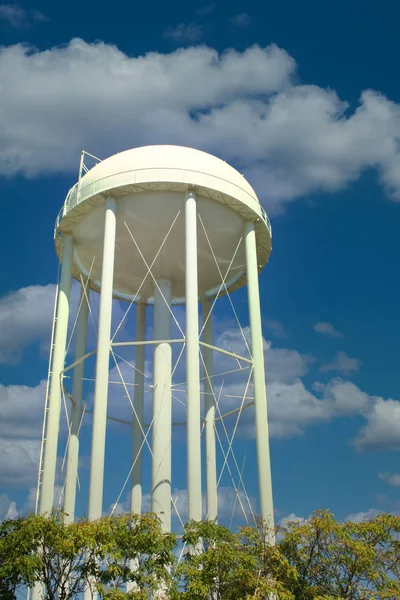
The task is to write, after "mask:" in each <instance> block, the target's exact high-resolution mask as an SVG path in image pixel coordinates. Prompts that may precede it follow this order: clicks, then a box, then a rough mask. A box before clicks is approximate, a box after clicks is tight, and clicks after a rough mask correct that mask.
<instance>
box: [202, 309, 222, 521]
mask: <svg viewBox="0 0 400 600" xmlns="http://www.w3.org/2000/svg"><path fill="white" fill-rule="evenodd" d="M211 306H212V303H211V300H209V299H205V300H203V323H205V325H204V330H203V339H204V342H205V343H206V344H210V345H212V343H213V337H212V313H211ZM203 356H204V367H205V373H204V377H205V379H204V414H205V435H206V487H207V491H206V500H207V515H206V518H207V520H208V521H213V522H216V521H217V519H218V496H217V459H216V442H215V401H214V393H213V392H214V385H213V379H212V376H213V374H214V365H213V351H212V350H211V348H207V347H204V349H203Z"/></svg>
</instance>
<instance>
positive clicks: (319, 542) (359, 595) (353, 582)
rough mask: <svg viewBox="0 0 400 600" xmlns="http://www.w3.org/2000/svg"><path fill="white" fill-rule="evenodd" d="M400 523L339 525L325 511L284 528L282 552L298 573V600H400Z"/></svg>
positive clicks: (385, 519)
mask: <svg viewBox="0 0 400 600" xmlns="http://www.w3.org/2000/svg"><path fill="white" fill-rule="evenodd" d="M399 528H400V518H399V517H394V516H392V515H380V516H378V517H377V518H376V519H372V520H370V521H365V522H362V523H353V522H345V523H338V522H337V521H336V520H335V519H334V516H333V515H332V514H331V513H330V512H327V511H320V512H317V513H316V514H315V515H313V516H312V518H310V519H309V521H308V522H306V523H303V524H298V523H292V524H289V525H287V526H286V527H285V529H284V531H283V532H282V533H283V539H282V541H281V542H280V544H279V549H280V551H281V553H282V554H283V555H284V556H285V558H286V559H287V561H288V562H289V564H290V565H291V566H292V567H294V568H295V569H296V571H297V574H298V578H297V581H296V582H295V583H294V585H292V586H291V587H290V589H291V590H292V591H293V593H294V597H295V598H296V600H311V599H315V600H331V599H333V598H337V599H346V600H357V599H363V600H368V599H381V598H393V599H394V598H400V584H399V562H400V554H399V541H398V533H399Z"/></svg>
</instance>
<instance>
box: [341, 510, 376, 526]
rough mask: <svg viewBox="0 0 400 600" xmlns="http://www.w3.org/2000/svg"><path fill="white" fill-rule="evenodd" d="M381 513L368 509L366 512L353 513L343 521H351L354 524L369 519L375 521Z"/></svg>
mask: <svg viewBox="0 0 400 600" xmlns="http://www.w3.org/2000/svg"><path fill="white" fill-rule="evenodd" d="M381 512H382V511H381V510H378V509H376V508H370V509H369V510H366V511H360V512H357V513H353V514H351V515H348V516H347V517H346V518H345V521H353V522H354V523H362V522H363V521H369V520H370V519H375V518H376V517H377V516H378V515H379V514H380V513H381Z"/></svg>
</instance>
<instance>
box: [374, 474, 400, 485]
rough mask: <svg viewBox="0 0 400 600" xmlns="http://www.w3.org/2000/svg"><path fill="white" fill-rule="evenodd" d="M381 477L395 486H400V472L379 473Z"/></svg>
mask: <svg viewBox="0 0 400 600" xmlns="http://www.w3.org/2000/svg"><path fill="white" fill-rule="evenodd" d="M378 477H379V479H382V481H385V482H386V483H388V484H389V485H392V486H394V487H400V473H379V474H378Z"/></svg>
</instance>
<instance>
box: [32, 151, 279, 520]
mask: <svg viewBox="0 0 400 600" xmlns="http://www.w3.org/2000/svg"><path fill="white" fill-rule="evenodd" d="M82 156H83V159H82V161H81V169H80V173H79V180H78V182H77V183H76V185H74V187H73V188H72V189H71V190H70V192H69V193H68V196H67V198H66V200H65V203H64V206H63V207H62V210H61V211H60V214H59V217H58V219H57V223H56V228H55V244H56V251H57V254H58V256H59V258H60V261H61V277H60V281H59V286H58V300H57V306H56V311H55V320H54V327H53V332H54V335H53V344H52V348H53V351H52V357H51V368H50V373H51V374H50V376H49V386H48V394H47V398H46V411H45V426H44V432H45V433H44V436H43V443H42V456H41V466H40V469H39V484H38V506H37V509H38V510H39V512H41V513H46V512H48V511H50V510H51V509H52V507H53V503H54V494H55V483H56V470H57V456H58V448H59V433H60V417H61V410H62V392H63V387H64V382H65V380H66V378H67V377H69V378H71V377H72V379H70V380H71V381H72V390H71V391H70V392H69V393H68V396H69V400H70V402H71V407H72V408H71V413H70V424H69V435H68V448H67V452H66V461H65V464H66V468H65V472H66V474H65V479H64V495H63V505H64V508H65V510H66V512H67V513H68V515H69V519H70V520H72V519H73V518H74V514H75V503H76V487H77V475H78V462H79V445H80V439H79V438H80V429H81V423H82V417H83V412H84V410H85V409H84V404H83V401H82V390H83V381H84V379H85V377H84V375H85V364H87V361H88V360H90V359H91V360H94V358H93V357H95V376H94V393H93V411H92V416H90V418H91V419H92V421H91V464H90V474H89V476H88V479H89V502H88V511H87V514H88V518H89V519H97V518H99V517H101V515H102V514H103V510H104V506H103V491H104V487H105V483H107V482H105V481H104V478H105V477H104V462H105V455H106V453H107V444H106V429H107V419H108V408H109V407H108V404H109V403H108V399H109V388H110V383H112V382H110V381H109V379H110V377H109V373H110V356H111V354H112V353H113V352H114V351H116V347H124V348H128V349H130V350H131V351H132V356H134V370H135V377H134V383H133V384H131V388H130V390H131V395H130V398H131V399H132V419H131V433H132V450H131V448H130V447H129V448H127V452H129V453H130V452H131V451H132V462H131V469H130V474H129V475H130V483H129V485H130V509H131V510H132V511H133V512H137V513H140V512H142V510H143V504H142V502H143V489H142V481H143V473H142V471H143V461H142V458H143V457H142V454H143V451H144V448H145V447H146V444H147V446H149V451H150V455H151V489H150V494H151V510H152V511H154V512H155V513H157V514H158V515H159V516H160V518H161V521H162V524H163V527H164V529H165V530H170V528H171V512H172V506H171V502H172V501H173V500H172V497H171V494H172V489H173V485H174V483H173V482H174V472H173V469H172V468H171V448H172V442H173V436H172V429H173V425H174V423H173V421H172V416H171V415H172V411H171V406H172V396H173V389H172V373H173V369H174V366H173V352H174V351H175V349H177V348H182V350H183V352H184V356H185V358H186V370H185V383H184V387H183V389H181V390H180V391H181V392H182V391H183V392H184V394H183V403H184V404H185V406H186V409H185V410H186V415H185V426H186V443H185V449H186V452H185V453H184V454H185V461H186V465H187V478H186V481H187V511H188V514H187V517H188V519H195V520H201V519H202V518H204V516H206V518H207V519H210V520H216V519H218V490H217V488H218V464H217V452H216V427H215V423H216V420H217V416H216V402H217V399H216V393H215V386H214V381H215V373H214V361H215V357H216V356H217V355H218V356H221V355H223V356H224V357H230V358H233V359H234V360H235V361H237V363H238V364H240V365H246V367H247V368H248V369H250V373H251V378H252V383H253V390H254V392H253V399H252V402H251V403H249V404H252V405H253V406H254V423H255V437H256V456H257V469H256V471H257V473H258V490H259V492H258V494H259V498H258V503H259V513H260V516H261V517H262V518H263V519H265V520H268V521H269V522H273V503H272V488H271V470H270V454H269V438H268V424H267V401H266V390H265V372H264V357H263V340H262V328H261V314H260V299H259V286H258V276H259V272H260V271H261V270H262V269H263V267H264V266H265V265H266V263H267V261H268V258H269V255H270V251H271V227H270V223H269V220H268V217H267V215H266V213H265V211H264V210H263V208H262V207H261V205H260V203H259V201H258V199H257V196H256V194H255V192H254V190H253V189H252V187H251V186H250V185H249V183H248V182H247V181H246V179H245V178H244V177H243V176H242V175H241V174H240V173H239V172H238V171H236V170H235V169H233V168H232V167H231V166H229V165H228V164H226V163H225V162H224V161H222V160H220V159H218V158H216V157H214V156H211V155H209V154H207V153H205V152H201V151H199V150H194V149H191V148H184V147H178V146H145V147H141V148H134V149H132V150H128V151H125V152H121V153H120V154H116V155H114V156H111V157H110V158H107V159H106V160H103V161H99V162H98V163H97V164H96V165H95V166H94V167H93V168H92V169H90V170H88V169H87V168H86V167H85V161H84V157H85V153H83V155H82ZM93 158H94V157H93ZM72 279H76V280H77V281H78V282H79V284H80V287H81V299H80V303H79V312H78V316H77V319H76V322H75V324H74V326H75V330H76V332H75V356H73V357H71V358H70V356H69V354H68V353H67V340H68V336H69V334H70V331H69V329H70V328H71V323H70V319H69V316H70V312H71V311H70V291H71V281H72ZM243 286H247V291H248V309H249V314H248V322H249V330H250V341H249V355H248V356H247V357H246V356H241V355H239V354H237V353H235V352H231V351H229V350H227V349H226V348H224V347H218V345H216V344H215V341H214V339H213V325H212V317H213V313H214V306H215V303H216V302H217V301H218V300H219V299H220V298H221V297H223V296H228V297H230V294H231V293H232V292H234V291H235V290H237V289H238V288H240V287H243ZM89 293H90V294H91V296H92V298H93V296H96V295H99V297H100V301H99V316H98V331H97V337H96V343H95V350H93V351H92V352H87V349H86V336H87V326H88V313H89V307H90V303H89ZM113 299H117V300H120V301H124V302H125V306H126V307H127V312H128V311H130V314H131V313H132V312H136V334H135V335H136V338H135V339H134V340H132V339H127V340H126V341H119V342H116V341H115V335H114V332H113V331H112V328H111V325H112V317H113V315H112V310H113ZM114 304H115V302H114ZM151 305H153V309H151V312H152V314H154V319H153V324H152V328H151V332H152V337H151V339H150V338H149V334H148V331H149V326H148V324H147V325H146V313H148V312H149V309H148V307H149V306H151ZM178 306H182V307H184V314H185V319H184V320H185V325H182V327H180V326H179V329H180V331H181V334H180V335H179V336H178V337H175V338H174V339H172V334H171V330H172V324H173V323H174V322H175V320H176V317H175V313H176V311H177V309H176V308H175V307H178ZM200 308H201V310H199V309H200ZM178 310H179V309H178ZM180 311H181V313H180V314H182V308H181V309H180ZM178 325H179V323H178ZM145 347H147V349H148V348H149V347H150V348H152V352H153V355H152V365H151V369H152V372H151V385H150V387H149V388H148V389H147V392H149V390H150V392H151V393H150V394H149V393H147V394H145V391H146V390H145V370H146V368H147V367H146V365H145ZM86 377H87V374H86ZM126 389H127V393H129V390H128V388H126ZM132 390H133V392H132ZM181 398H182V397H181ZM146 402H147V403H150V405H151V415H152V418H151V423H146V420H145V409H146V406H145V405H146ZM233 412H235V410H232V411H230V413H229V414H231V413H233ZM218 418H219V419H221V418H223V415H221V417H218ZM115 420H118V419H115ZM149 427H151V428H152V432H151V444H149V442H148V439H149V438H148V436H147V432H148V430H149ZM180 431H182V428H181V429H180ZM202 464H203V468H202ZM202 478H203V479H204V481H202ZM203 495H204V498H205V501H204V504H205V506H203Z"/></svg>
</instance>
